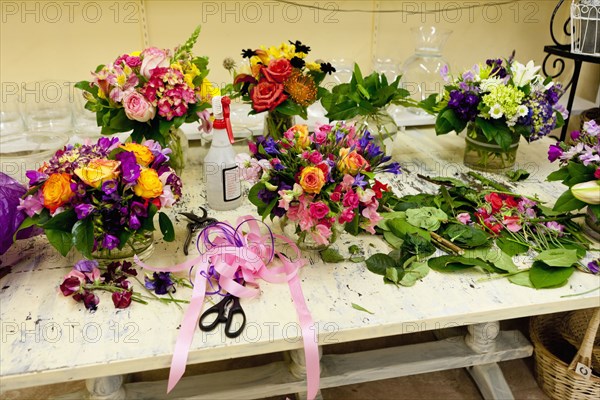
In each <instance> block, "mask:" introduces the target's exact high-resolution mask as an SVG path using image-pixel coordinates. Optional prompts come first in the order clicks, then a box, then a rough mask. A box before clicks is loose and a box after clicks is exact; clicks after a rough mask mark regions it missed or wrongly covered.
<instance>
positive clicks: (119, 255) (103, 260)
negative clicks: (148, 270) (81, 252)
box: [92, 231, 154, 265]
mask: <svg viewBox="0 0 600 400" xmlns="http://www.w3.org/2000/svg"><path fill="white" fill-rule="evenodd" d="M153 252H154V232H152V231H141V232H137V233H134V234H133V235H131V237H130V238H129V239H128V240H127V243H125V246H123V248H122V249H118V248H114V249H112V250H108V249H97V250H96V251H93V252H92V259H94V260H96V261H98V263H99V264H100V265H108V264H110V263H111V262H113V261H124V260H127V261H132V259H133V256H135V255H137V256H138V258H139V259H140V260H145V259H147V258H148V257H150V256H151V255H152V253H153Z"/></svg>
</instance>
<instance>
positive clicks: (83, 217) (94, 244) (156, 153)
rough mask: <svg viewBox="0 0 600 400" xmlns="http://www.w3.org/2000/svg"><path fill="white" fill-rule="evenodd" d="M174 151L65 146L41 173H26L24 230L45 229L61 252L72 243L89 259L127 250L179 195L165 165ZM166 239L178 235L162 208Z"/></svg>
mask: <svg viewBox="0 0 600 400" xmlns="http://www.w3.org/2000/svg"><path fill="white" fill-rule="evenodd" d="M169 153H170V149H163V148H162V147H161V146H160V144H158V143H157V142H155V141H153V140H148V141H146V142H144V143H143V144H136V143H121V142H120V141H119V139H118V138H105V137H103V138H100V139H99V140H98V141H97V143H92V144H84V145H75V146H72V145H68V146H66V147H65V148H63V149H61V150H59V151H57V152H56V154H55V155H54V156H53V157H52V159H50V160H49V161H48V162H46V163H44V165H43V166H42V167H41V168H40V169H39V170H37V171H27V172H26V176H27V177H28V178H29V190H28V191H27V193H26V194H25V195H24V197H23V198H22V199H21V203H20V205H19V207H18V208H19V209H22V210H24V211H25V212H26V213H27V215H28V217H27V218H26V219H25V220H24V221H23V223H22V225H21V229H23V228H26V227H29V226H32V225H36V226H39V227H40V228H42V229H43V230H44V232H45V234H46V236H47V238H48V241H49V242H50V244H52V245H53V246H54V247H55V248H56V249H57V250H58V251H59V252H60V253H61V254H62V255H63V256H66V254H67V253H68V252H69V250H70V249H71V248H72V246H73V245H74V246H75V247H76V248H77V250H79V251H80V252H81V254H83V255H84V256H85V257H87V258H90V257H91V256H92V252H94V251H102V250H107V251H110V250H113V249H122V248H123V247H124V246H125V245H126V244H127V243H128V242H129V243H131V242H135V241H136V240H141V238H142V237H143V236H144V235H145V234H146V233H147V232H150V231H153V230H154V223H153V218H154V216H155V215H156V213H157V212H159V210H160V209H162V208H167V207H171V206H173V205H174V204H175V203H177V202H178V201H179V199H180V197H181V188H182V184H181V180H180V178H179V177H178V176H177V174H176V173H175V172H174V170H173V169H172V168H171V167H169V166H168V161H169ZM159 222H160V228H161V231H162V233H163V235H164V239H165V240H167V241H172V240H173V239H174V230H173V225H172V223H171V221H170V219H169V217H168V216H167V215H166V214H164V213H163V212H159Z"/></svg>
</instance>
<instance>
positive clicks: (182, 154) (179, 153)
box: [167, 127, 189, 176]
mask: <svg viewBox="0 0 600 400" xmlns="http://www.w3.org/2000/svg"><path fill="white" fill-rule="evenodd" d="M167 147H168V148H170V149H171V154H169V165H171V167H172V168H173V169H174V170H175V172H176V173H177V175H179V176H181V174H182V172H183V169H184V168H185V165H186V159H187V154H188V150H189V143H188V139H187V136H185V133H184V132H183V131H182V130H181V129H179V128H175V127H171V129H169V139H168V140H167Z"/></svg>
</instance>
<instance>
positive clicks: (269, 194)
mask: <svg viewBox="0 0 600 400" xmlns="http://www.w3.org/2000/svg"><path fill="white" fill-rule="evenodd" d="M250 151H251V153H252V155H248V154H241V155H239V156H238V158H239V159H238V161H239V165H240V168H241V171H242V176H243V178H245V179H246V180H248V181H250V182H252V183H254V186H253V187H252V188H251V189H250V194H249V199H250V201H251V202H252V203H253V204H254V205H255V206H256V207H257V209H258V213H259V214H261V215H262V217H263V218H266V217H268V216H269V217H271V219H273V218H274V217H280V218H282V217H285V218H287V219H288V220H289V221H291V222H292V223H294V224H295V229H296V233H297V234H298V236H299V238H300V240H303V239H304V238H306V236H307V235H308V234H310V237H311V238H312V240H314V242H316V243H318V244H319V245H323V246H328V245H330V244H331V243H332V242H333V241H334V240H335V238H336V231H338V230H339V228H341V227H342V226H344V227H345V229H346V231H348V232H350V233H352V234H355V235H356V234H358V233H359V232H360V231H363V230H364V231H367V232H369V233H371V234H373V233H375V226H376V225H377V223H378V222H379V221H380V220H381V216H380V215H379V213H378V212H377V209H378V208H379V199H381V197H382V194H383V192H385V191H388V190H389V188H388V186H387V185H385V184H383V183H381V182H380V181H378V180H377V179H376V178H377V176H378V175H379V174H382V173H392V174H399V173H400V165H399V164H398V163H396V162H390V161H391V157H389V156H386V155H385V152H384V150H383V149H382V148H381V147H380V146H378V145H377V144H376V143H375V141H374V138H373V136H372V135H371V134H370V133H369V132H368V131H365V132H362V133H359V132H357V130H356V129H355V127H354V126H352V125H346V124H344V123H338V124H336V125H322V126H319V127H317V128H316V129H315V132H314V133H309V132H308V128H307V126H306V125H295V126H293V127H292V128H291V129H289V130H288V131H287V132H285V133H284V135H283V138H282V139H280V140H274V139H273V138H271V137H269V138H266V139H265V138H263V137H259V139H258V140H257V141H256V142H252V143H250Z"/></svg>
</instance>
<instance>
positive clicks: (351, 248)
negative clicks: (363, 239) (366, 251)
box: [348, 244, 362, 254]
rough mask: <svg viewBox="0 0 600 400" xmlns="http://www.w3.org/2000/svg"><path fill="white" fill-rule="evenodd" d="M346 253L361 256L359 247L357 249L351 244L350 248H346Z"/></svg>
mask: <svg viewBox="0 0 600 400" xmlns="http://www.w3.org/2000/svg"><path fill="white" fill-rule="evenodd" d="M348 252H349V253H350V254H361V253H362V250H361V248H360V247H358V246H357V245H355V244H353V245H351V246H350V247H348Z"/></svg>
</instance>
